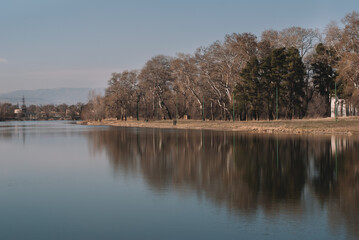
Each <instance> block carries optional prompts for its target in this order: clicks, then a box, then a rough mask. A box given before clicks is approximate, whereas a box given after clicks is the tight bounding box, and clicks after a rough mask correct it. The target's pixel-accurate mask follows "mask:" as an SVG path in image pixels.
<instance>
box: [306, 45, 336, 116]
mask: <svg viewBox="0 0 359 240" xmlns="http://www.w3.org/2000/svg"><path fill="white" fill-rule="evenodd" d="M332 56H333V54H332V52H330V51H328V49H327V48H326V47H325V46H324V45H323V44H321V43H320V44H318V46H317V48H316V54H315V56H314V61H313V62H312V64H311V69H312V71H313V84H314V88H315V90H316V91H317V92H318V93H319V94H320V95H321V96H323V97H325V98H326V116H330V95H331V94H332V93H333V91H334V88H335V79H336V77H337V73H336V72H335V70H334V69H333V67H332V65H331V63H330V59H331V57H332Z"/></svg>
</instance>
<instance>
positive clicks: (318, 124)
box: [78, 117, 359, 136]
mask: <svg viewBox="0 0 359 240" xmlns="http://www.w3.org/2000/svg"><path fill="white" fill-rule="evenodd" d="M78 124H83V125H102V126H118V127H145V128H177V129H208V130H224V131H239V132H256V133H287V134H330V135H332V134H339V135H349V136H351V135H359V117H345V118H339V119H338V121H337V122H336V121H335V120H334V119H331V118H321V119H300V120H278V121H235V122H233V121H200V120H178V121H177V124H176V126H174V125H173V122H172V121H171V120H161V121H148V122H145V121H141V120H140V121H136V120H128V121H121V120H114V119H106V120H102V121H81V122H78Z"/></svg>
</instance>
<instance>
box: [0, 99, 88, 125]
mask: <svg viewBox="0 0 359 240" xmlns="http://www.w3.org/2000/svg"><path fill="white" fill-rule="evenodd" d="M84 106H85V104H83V103H78V104H76V105H67V104H59V105H54V104H46V105H33V104H31V105H29V106H28V107H26V106H25V105H23V106H19V104H11V103H0V121H5V120H51V119H59V120H79V119H81V118H83V117H82V109H83V108H84ZM16 109H21V111H20V112H19V113H16V111H15V110H16Z"/></svg>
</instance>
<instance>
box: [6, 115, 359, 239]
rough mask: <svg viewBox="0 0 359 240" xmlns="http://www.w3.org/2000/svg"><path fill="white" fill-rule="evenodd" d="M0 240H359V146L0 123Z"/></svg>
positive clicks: (333, 140)
mask: <svg viewBox="0 0 359 240" xmlns="http://www.w3.org/2000/svg"><path fill="white" fill-rule="evenodd" d="M0 153H1V158H0V192H1V195H0V239H1V240H2V239H6V240H8V239H22V240H23V239H36V240H40V239H62V240H63V239H76V240H79V239H86V240H89V239H171V240H172V239H206V240H207V239H358V238H359V140H358V139H357V138H355V137H346V136H343V137H342V136H299V135H297V136H291V135H269V134H267V135H264V134H263V135H259V134H244V133H234V132H221V131H202V130H176V129H144V128H115V127H95V126H80V125H75V124H72V123H71V122H56V121H53V122H51V121H49V122H1V123H0Z"/></svg>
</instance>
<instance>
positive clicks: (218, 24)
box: [0, 0, 359, 92]
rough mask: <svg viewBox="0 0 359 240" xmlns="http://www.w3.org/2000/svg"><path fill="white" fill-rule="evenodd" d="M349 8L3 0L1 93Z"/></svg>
mask: <svg viewBox="0 0 359 240" xmlns="http://www.w3.org/2000/svg"><path fill="white" fill-rule="evenodd" d="M353 10H356V11H359V1H358V0H342V1H339V0H297V1H291V0H248V1H244V0H237V1H231V0H221V1H219V0H218V1H217V0H197V1H196V0H177V1H173V0H163V1H162V0H137V1H135V0H132V1H121V0H82V1H81V0H31V1H30V0H1V1H0V29H1V38H0V92H8V91H12V90H18V89H38V88H57V87H106V84H107V80H108V79H109V78H110V75H111V73H112V72H115V71H117V72H118V71H122V70H124V69H136V68H137V69H139V68H141V67H142V66H143V65H144V64H145V62H146V61H147V60H149V59H150V58H151V57H153V56H155V55H157V54H165V55H170V56H174V55H175V54H176V53H178V52H184V53H193V52H194V51H195V49H196V48H198V47H200V46H207V45H209V44H211V43H212V42H214V41H216V40H222V39H223V38H224V35H225V34H228V33H233V32H236V33H243V32H252V33H254V34H256V35H257V36H260V34H261V32H262V31H263V30H265V29H276V30H281V29H283V28H286V27H291V26H300V27H304V28H319V29H324V27H325V26H326V25H327V24H328V23H329V22H330V21H332V20H334V21H337V22H338V23H340V20H341V19H342V18H343V17H344V16H345V14H346V13H349V12H352V11H353Z"/></svg>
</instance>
